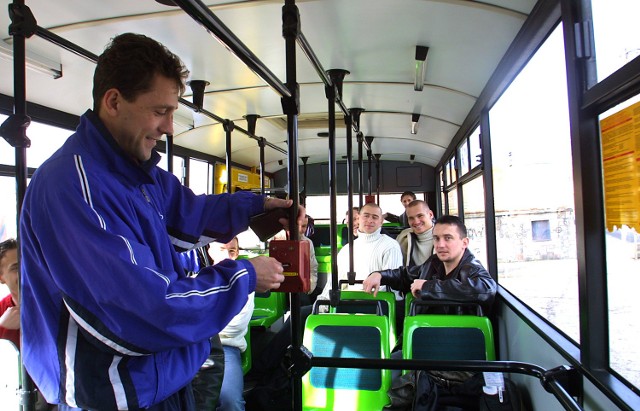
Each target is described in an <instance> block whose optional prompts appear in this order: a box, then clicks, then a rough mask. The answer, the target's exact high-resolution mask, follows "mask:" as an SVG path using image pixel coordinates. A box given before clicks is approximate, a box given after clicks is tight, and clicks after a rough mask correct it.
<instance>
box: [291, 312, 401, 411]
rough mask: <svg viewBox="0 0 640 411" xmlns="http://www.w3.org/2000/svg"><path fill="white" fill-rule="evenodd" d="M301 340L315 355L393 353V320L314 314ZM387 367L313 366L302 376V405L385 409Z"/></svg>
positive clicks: (309, 407) (308, 409) (305, 407)
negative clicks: (391, 335)
mask: <svg viewBox="0 0 640 411" xmlns="http://www.w3.org/2000/svg"><path fill="white" fill-rule="evenodd" d="M303 344H304V346H305V347H307V348H308V349H309V350H310V351H311V353H312V354H313V355H314V356H316V357H334V358H335V357H338V358H376V359H379V358H389V351H390V349H389V322H388V320H387V319H386V318H385V316H382V315H374V314H340V313H336V314H312V315H310V316H309V317H308V318H307V322H306V326H305V332H304V340H303ZM390 386H391V372H390V371H389V370H374V369H356V368H325V367H314V368H312V369H311V370H310V371H309V372H308V373H306V374H305V375H304V377H303V378H302V409H303V410H305V411H311V410H325V411H329V410H338V409H340V410H362V411H365V410H366V411H371V410H381V409H382V408H383V407H384V406H385V405H386V404H388V403H389V397H388V395H387V391H388V390H389V388H390Z"/></svg>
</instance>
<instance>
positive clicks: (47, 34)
mask: <svg viewBox="0 0 640 411" xmlns="http://www.w3.org/2000/svg"><path fill="white" fill-rule="evenodd" d="M35 34H36V35H37V36H38V37H40V38H41V39H43V40H47V41H48V42H50V43H53V44H55V45H56V46H58V47H61V48H63V49H65V50H67V51H70V52H71V53H73V54H75V55H77V56H79V57H82V58H84V59H86V60H89V61H90V62H92V63H97V61H98V55H97V54H94V53H92V52H90V51H89V50H87V49H85V48H82V47H80V46H78V45H77V44H74V43H72V42H70V41H69V40H67V39H65V38H63V37H60V36H58V35H57V34H55V33H53V32H51V31H49V30H47V29H45V28H43V27H40V26H37V27H36V33H35ZM178 101H179V102H180V104H182V105H184V106H186V107H189V108H190V109H192V110H193V111H195V112H198V113H202V114H204V115H205V116H207V117H209V118H210V119H212V120H215V121H217V122H218V123H220V124H224V123H225V122H226V121H229V120H226V119H224V118H222V117H220V116H217V115H215V114H213V113H212V112H210V111H207V110H204V109H200V108H198V107H197V106H196V105H195V104H193V103H192V102H190V101H189V100H185V99H184V98H182V97H181V98H180V99H179V100H178ZM234 130H237V131H239V132H241V133H242V134H245V135H247V136H248V137H250V138H252V139H254V140H257V141H259V140H260V139H261V138H262V137H259V136H256V135H254V134H253V133H249V132H248V131H247V130H245V129H243V128H242V127H238V126H235V129H234ZM264 142H265V145H267V146H269V147H271V148H273V149H274V150H276V151H279V152H280V153H282V154H285V155H286V154H287V151H286V150H284V149H282V148H280V147H278V146H276V145H275V144H273V143H270V142H268V141H267V140H264Z"/></svg>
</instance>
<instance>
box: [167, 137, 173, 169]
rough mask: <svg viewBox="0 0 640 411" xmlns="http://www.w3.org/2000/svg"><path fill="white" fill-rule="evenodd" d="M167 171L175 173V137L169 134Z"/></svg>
mask: <svg viewBox="0 0 640 411" xmlns="http://www.w3.org/2000/svg"><path fill="white" fill-rule="evenodd" d="M167 171H168V172H170V173H173V135H172V134H167Z"/></svg>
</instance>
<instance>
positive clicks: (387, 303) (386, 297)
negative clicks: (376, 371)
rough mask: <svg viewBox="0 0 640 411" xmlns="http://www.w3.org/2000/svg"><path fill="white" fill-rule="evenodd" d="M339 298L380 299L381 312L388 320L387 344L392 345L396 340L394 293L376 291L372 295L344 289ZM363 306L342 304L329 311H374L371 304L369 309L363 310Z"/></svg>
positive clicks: (369, 312)
mask: <svg viewBox="0 0 640 411" xmlns="http://www.w3.org/2000/svg"><path fill="white" fill-rule="evenodd" d="M340 299H341V300H371V301H381V302H382V303H383V304H382V310H383V314H384V315H385V316H386V317H387V318H388V320H389V344H391V347H394V346H395V344H396V341H397V336H398V333H397V332H396V296H395V294H394V293H392V292H390V291H378V295H377V296H375V297H374V296H373V294H370V293H366V292H364V291H351V290H344V291H340ZM364 308H365V307H357V306H343V307H341V306H340V305H338V307H331V309H330V311H331V312H339V313H340V312H347V313H357V312H360V313H367V314H373V313H375V307H374V306H373V305H372V306H371V307H370V308H371V310H366V311H365V310H364Z"/></svg>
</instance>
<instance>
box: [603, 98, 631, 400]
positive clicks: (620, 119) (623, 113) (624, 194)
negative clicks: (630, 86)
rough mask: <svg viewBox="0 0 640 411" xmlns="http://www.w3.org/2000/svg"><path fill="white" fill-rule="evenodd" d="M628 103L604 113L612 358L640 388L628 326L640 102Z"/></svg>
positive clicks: (619, 370) (606, 239) (610, 354)
mask: <svg viewBox="0 0 640 411" xmlns="http://www.w3.org/2000/svg"><path fill="white" fill-rule="evenodd" d="M635 99H637V96H636V98H635ZM626 103H628V102H626ZM626 103H625V104H622V105H621V106H619V107H617V108H616V109H614V110H611V111H614V112H615V113H614V114H611V115H603V116H601V117H600V119H601V121H600V130H601V143H602V161H603V163H602V166H603V176H604V201H605V210H606V216H605V220H606V228H607V232H606V233H605V241H606V251H607V292H608V298H607V300H608V304H609V359H610V365H611V368H612V369H613V370H615V371H617V372H618V373H619V374H620V375H622V376H623V377H625V378H626V379H627V380H629V382H631V383H632V384H634V385H635V386H636V387H640V348H639V347H638V344H637V332H635V329H634V328H633V327H630V326H629V324H632V323H633V322H634V321H635V319H637V318H638V316H640V302H638V299H637V297H636V295H635V293H633V294H632V292H633V291H634V290H637V289H638V287H640V276H639V275H638V273H640V234H639V233H640V209H639V208H638V203H639V202H640V196H639V195H638V187H640V173H638V170H640V164H639V163H638V161H637V158H638V157H640V145H638V143H637V142H636V140H637V137H636V136H637V133H638V130H640V121H639V120H638V117H637V112H638V110H640V103H635V104H633V105H631V106H630V107H627V108H622V107H625V106H626V105H627V104H626ZM634 176H635V177H634ZM634 347H635V348H634Z"/></svg>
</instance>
